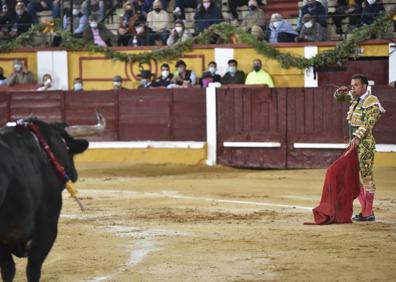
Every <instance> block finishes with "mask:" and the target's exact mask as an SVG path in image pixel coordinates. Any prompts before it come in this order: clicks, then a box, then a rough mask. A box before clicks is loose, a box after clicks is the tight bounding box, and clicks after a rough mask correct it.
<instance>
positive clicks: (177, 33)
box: [166, 20, 192, 46]
mask: <svg viewBox="0 0 396 282" xmlns="http://www.w3.org/2000/svg"><path fill="white" fill-rule="evenodd" d="M191 37H192V35H191V33H190V32H188V30H186V29H185V28H184V22H183V21H182V20H176V21H175V28H173V29H172V30H171V32H170V35H169V37H168V40H167V41H166V44H167V45H168V46H171V45H173V44H176V43H179V42H184V41H186V40H187V39H189V38H191Z"/></svg>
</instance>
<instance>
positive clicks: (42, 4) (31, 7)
mask: <svg viewBox="0 0 396 282" xmlns="http://www.w3.org/2000/svg"><path fill="white" fill-rule="evenodd" d="M52 8H53V6H52V0H31V1H30V2H29V3H28V4H27V10H28V13H29V14H30V16H31V17H32V21H33V23H38V18H37V12H41V11H48V10H52Z"/></svg>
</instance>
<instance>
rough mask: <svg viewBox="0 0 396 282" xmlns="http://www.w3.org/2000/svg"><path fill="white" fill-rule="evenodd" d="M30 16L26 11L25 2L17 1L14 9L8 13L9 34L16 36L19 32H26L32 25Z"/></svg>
mask: <svg viewBox="0 0 396 282" xmlns="http://www.w3.org/2000/svg"><path fill="white" fill-rule="evenodd" d="M32 24H33V21H32V17H31V16H30V15H29V13H28V12H27V11H26V7H25V4H23V2H18V3H17V4H16V5H15V10H14V12H12V13H11V14H10V24H9V31H8V33H9V35H10V37H16V36H18V35H20V34H21V33H24V32H27V31H28V30H29V28H30V27H31V26H32Z"/></svg>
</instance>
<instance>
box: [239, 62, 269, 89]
mask: <svg viewBox="0 0 396 282" xmlns="http://www.w3.org/2000/svg"><path fill="white" fill-rule="evenodd" d="M261 68H262V63H261V60H260V59H255V60H254V61H253V71H252V72H250V73H249V74H248V76H247V77H246V82H245V84H263V85H267V86H268V87H274V82H273V81H272V77H271V76H270V75H269V73H267V72H265V71H264V70H262V69H261Z"/></svg>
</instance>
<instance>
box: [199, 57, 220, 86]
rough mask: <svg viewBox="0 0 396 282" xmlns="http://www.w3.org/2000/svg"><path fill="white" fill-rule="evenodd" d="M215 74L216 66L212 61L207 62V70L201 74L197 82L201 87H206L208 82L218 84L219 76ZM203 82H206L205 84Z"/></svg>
mask: <svg viewBox="0 0 396 282" xmlns="http://www.w3.org/2000/svg"><path fill="white" fill-rule="evenodd" d="M216 72H217V64H216V62H214V61H211V62H209V64H208V70H207V71H205V72H204V73H203V74H202V78H201V79H200V81H199V84H200V85H201V87H208V84H209V83H210V82H220V81H221V76H220V75H219V74H217V73H216ZM205 80H206V81H207V82H205Z"/></svg>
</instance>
